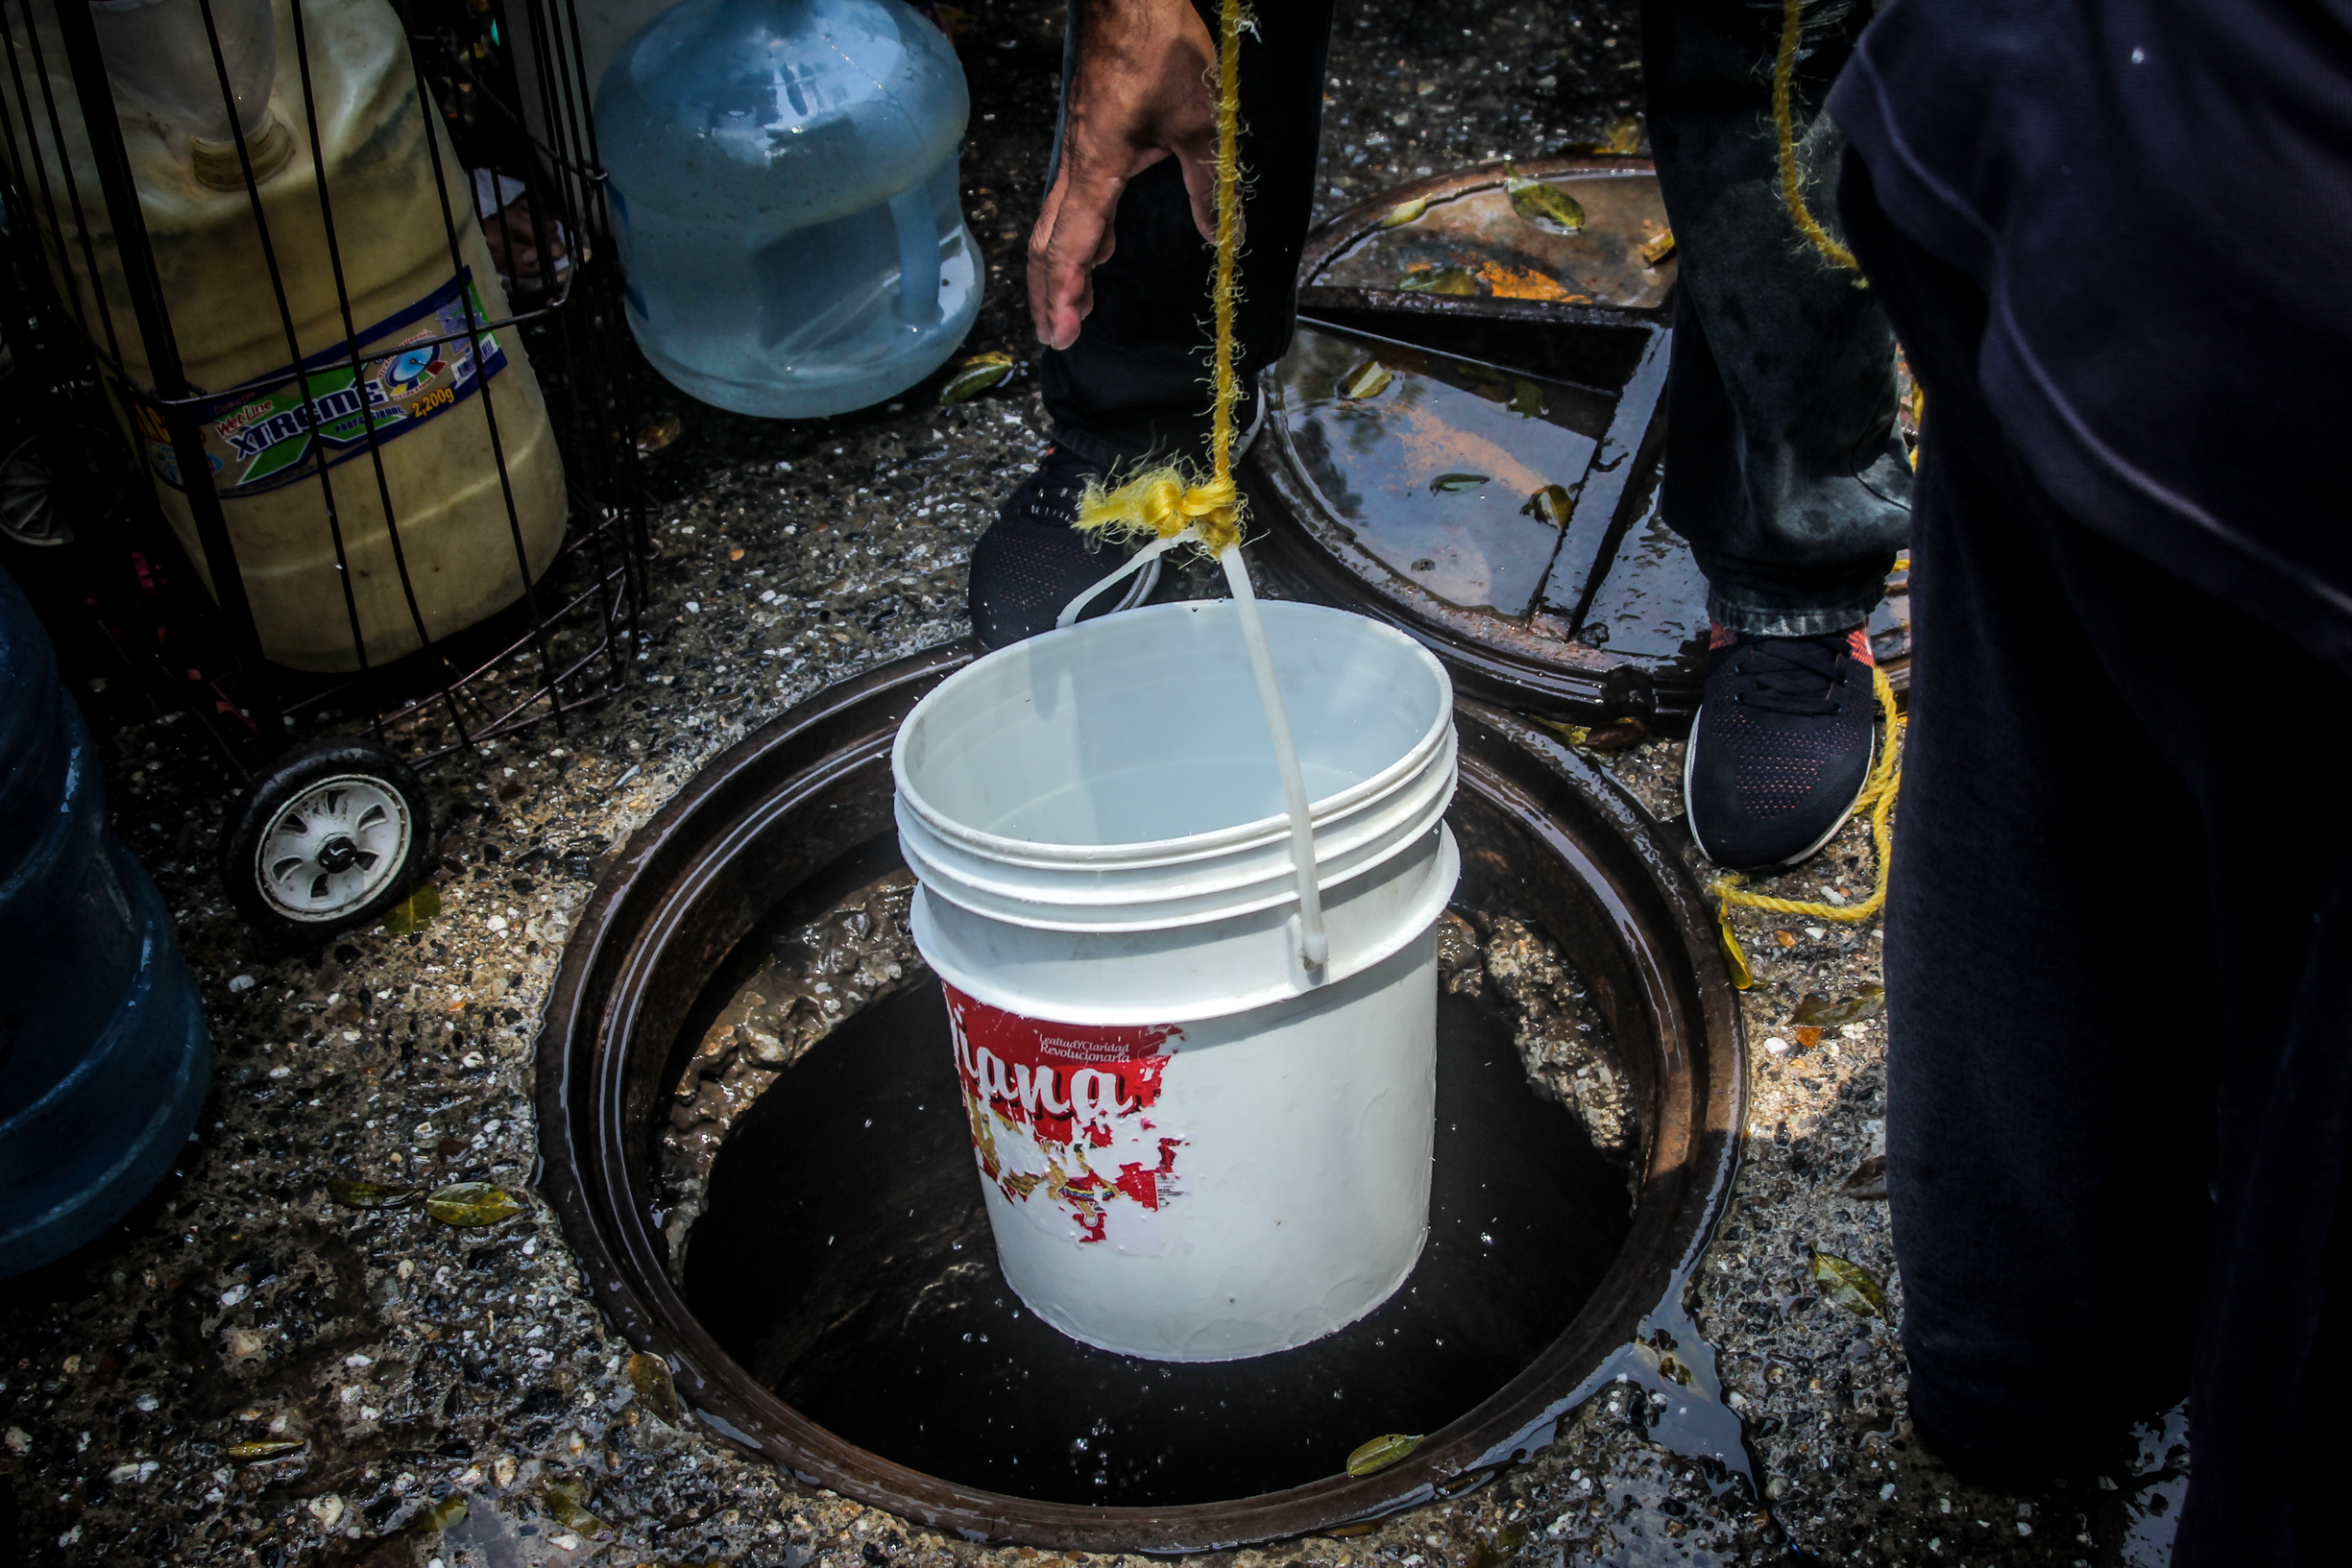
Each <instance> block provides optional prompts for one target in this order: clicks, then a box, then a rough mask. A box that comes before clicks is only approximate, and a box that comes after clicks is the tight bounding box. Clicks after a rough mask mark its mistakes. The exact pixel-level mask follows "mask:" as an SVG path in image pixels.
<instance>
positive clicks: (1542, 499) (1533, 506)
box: [1519, 485, 1576, 528]
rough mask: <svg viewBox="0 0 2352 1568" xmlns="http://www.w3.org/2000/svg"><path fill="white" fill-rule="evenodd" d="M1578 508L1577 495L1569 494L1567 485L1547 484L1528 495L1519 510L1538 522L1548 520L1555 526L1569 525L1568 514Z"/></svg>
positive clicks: (1563, 526)
mask: <svg viewBox="0 0 2352 1568" xmlns="http://www.w3.org/2000/svg"><path fill="white" fill-rule="evenodd" d="M1575 510H1576V497H1575V496H1573V495H1569V494H1568V487H1567V486H1565V485H1545V486H1544V487H1543V488H1542V489H1541V490H1539V491H1537V492H1536V493H1535V494H1534V495H1530V496H1528V497H1527V504H1526V505H1525V506H1522V507H1520V508H1519V511H1520V512H1521V513H1522V514H1524V515H1525V516H1527V517H1531V518H1533V519H1536V520H1537V521H1538V522H1548V523H1550V524H1551V525H1552V526H1553V527H1555V528H1565V527H1566V526H1567V525H1568V514H1569V513H1571V512H1573V511H1575Z"/></svg>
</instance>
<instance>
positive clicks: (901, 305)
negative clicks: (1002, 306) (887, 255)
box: [890, 181, 939, 326]
mask: <svg viewBox="0 0 2352 1568" xmlns="http://www.w3.org/2000/svg"><path fill="white" fill-rule="evenodd" d="M890 222H891V224H892V226H893V227H894V228H896V229H897V230H898V319H899V320H900V321H903V322H905V323H906V324H907V325H908V326H931V325H932V324H933V323H934V322H936V321H937V320H938V319H939V219H938V216H937V215H936V214H935V213H934V211H933V210H932V205H931V191H930V189H929V186H928V181H927V182H925V183H924V184H917V185H910V186H909V187H908V188H907V189H905V190H903V191H900V192H899V193H898V194H897V195H896V196H893V197H891V198H890Z"/></svg>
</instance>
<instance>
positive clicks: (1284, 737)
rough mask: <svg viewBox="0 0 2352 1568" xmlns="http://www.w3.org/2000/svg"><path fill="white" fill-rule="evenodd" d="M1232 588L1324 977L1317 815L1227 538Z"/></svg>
mask: <svg viewBox="0 0 2352 1568" xmlns="http://www.w3.org/2000/svg"><path fill="white" fill-rule="evenodd" d="M1195 538H1196V535H1195V533H1194V531H1193V530H1192V529H1190V528H1187V529H1185V530H1184V531H1183V532H1182V533H1180V534H1176V535H1174V536H1172V537H1170V538H1167V539H1155V540H1153V541H1152V543H1149V544H1147V545H1145V546H1144V547H1143V548H1142V549H1140V550H1137V551H1136V552H1135V553H1134V555H1132V556H1131V557H1129V558H1128V564H1127V565H1126V566H1124V567H1120V568H1119V569H1118V570H1117V571H1114V572H1112V573H1111V574H1110V575H1109V576H1107V577H1105V578H1103V580H1102V581H1101V582H1099V583H1097V584H1095V585H1094V586H1093V587H1092V588H1090V589H1088V590H1087V591H1085V592H1083V593H1080V594H1079V596H1078V597H1077V598H1075V599H1072V600H1071V601H1070V602H1069V603H1068V604H1066V605H1064V606H1062V611H1061V614H1060V615H1056V616H1055V617H1054V627H1055V630H1056V631H1059V630H1060V629H1061V628H1063V627H1065V626H1070V625H1073V624H1075V623H1076V622H1077V620H1078V617H1079V612H1080V611H1082V610H1084V609H1085V608H1086V607H1087V606H1088V605H1089V604H1092V603H1093V602H1094V600H1095V596H1096V595H1097V594H1099V593H1101V592H1102V591H1103V590H1104V589H1106V588H1108V587H1110V586H1111V585H1112V584H1113V583H1116V582H1119V581H1121V580H1122V579H1124V578H1126V577H1128V575H1130V574H1132V573H1134V572H1137V571H1140V570H1142V569H1143V565H1144V563H1145V562H1147V561H1152V560H1156V559H1157V558H1158V557H1159V556H1160V555H1161V554H1163V553H1164V552H1166V551H1167V550H1168V549H1169V548H1170V547H1171V546H1172V545H1176V544H1182V543H1188V542H1191V541H1193V540H1195ZM1217 563H1218V565H1220V566H1222V567H1224V569H1225V582H1226V583H1227V584H1228V585H1230V586H1231V588H1232V590H1233V608H1234V609H1235V611H1237V612H1238V613H1239V614H1240V616H1241V623H1242V641H1243V642H1244V643H1245V644H1247V645H1248V647H1249V669H1250V673H1252V674H1254V675H1255V676H1256V677H1257V681H1258V702H1259V703H1260V705H1261V706H1263V707H1264V708H1265V710H1266V729H1267V733H1268V734H1269V735H1271V736H1273V743H1274V767H1275V768H1276V769H1277V770H1278V771H1279V772H1280V773H1281V775H1282V800H1283V805H1284V807H1285V808H1286V809H1287V811H1288V812H1289V815H1290V819H1291V863H1292V865H1293V866H1294V867H1295V868H1296V869H1297V875H1298V958H1299V962H1300V963H1301V964H1302V965H1304V966H1305V969H1306V971H1307V983H1308V984H1309V985H1310V986H1314V985H1321V983H1322V980H1323V977H1322V974H1321V971H1322V968H1323V966H1324V965H1325V964H1326V963H1328V962H1329V961H1330V959H1331V938H1330V936H1329V934H1328V933H1327V932H1325V931H1324V929H1323V894H1322V887H1321V883H1320V882H1319V881H1318V880H1316V875H1315V819H1314V816H1313V815H1312V814H1311V813H1310V811H1309V809H1308V807H1307V781H1306V775H1305V773H1303V772H1302V771H1301V770H1300V769H1299V766H1298V742H1297V740H1296V739H1294V738H1293V737H1292V736H1291V715H1290V711H1289V710H1288V709H1286V708H1284V707H1283V706H1282V685H1281V683H1280V682H1279V681H1277V680H1275V679H1274V659H1273V653H1272V652H1271V651H1270V650H1269V649H1268V648H1267V646H1266V623H1265V621H1264V620H1262V619H1261V618H1259V615H1258V596H1257V591H1256V590H1255V589H1253V588H1251V587H1250V585H1249V567H1246V566H1244V565H1243V564H1242V552H1241V546H1239V545H1238V544H1228V545H1226V546H1225V547H1224V549H1222V550H1220V551H1219V552H1218V553H1217Z"/></svg>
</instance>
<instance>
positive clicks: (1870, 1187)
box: [1838, 1154, 1886, 1199]
mask: <svg viewBox="0 0 2352 1568" xmlns="http://www.w3.org/2000/svg"><path fill="white" fill-rule="evenodd" d="M1838 1190H1839V1191H1840V1192H1842V1193H1845V1194H1848V1195H1849V1196H1852V1197H1858V1198H1863V1199H1873V1198H1882V1197H1884V1196H1886V1156H1885V1155H1883V1154H1873V1155H1872V1156H1871V1157H1870V1158H1869V1159H1867V1160H1864V1161H1863V1162H1862V1163H1861V1164H1860V1165H1857V1166H1855V1168H1854V1174H1852V1175H1850V1176H1848V1177H1847V1178H1846V1179H1845V1181H1844V1183H1843V1184H1841V1185H1840V1187H1839V1189H1838Z"/></svg>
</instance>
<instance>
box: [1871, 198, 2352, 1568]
mask: <svg viewBox="0 0 2352 1568" xmlns="http://www.w3.org/2000/svg"><path fill="white" fill-rule="evenodd" d="M1843 198H1844V200H1843V206H1844V211H1845V216H1846V223H1847V226H1848V229H1849V232H1850V233H1851V235H1852V241H1853V244H1854V245H1855V249H1856V251H1857V252H1858V253H1860V254H1861V256H1862V259H1863V261H1864V262H1865V264H1866V265H1867V266H1868V267H1869V269H1870V276H1871V280H1872V285H1873V288H1874V290H1875V291H1876V292H1878V293H1879V295H1880V296H1881V298H1882V299H1883V301H1884V303H1885V307H1886V309H1887V311H1888V313H1889V315H1890V316H1891V317H1892V318H1893V320H1894V322H1895V325H1896V327H1897V329H1898V330H1900V331H1901V332H1902V333H1903V343H1904V345H1905V347H1906V348H1907V349H1908V350H1909V352H1910V355H1911V362H1912V365H1913V367H1914V368H1915V369H1916V370H1917V372H1918V374H1919V375H1920V377H1921V380H1922V382H1923V384H1924V385H1925V386H1926V387H1927V389H1928V409H1929V413H1928V433H1927V441H1926V444H1925V446H1923V448H1922V459H1923V460H1922V463H1921V467H1920V474H1919V486H1918V491H1917V513H1916V519H1915V533H1914V540H1913V544H1912V550H1913V557H1914V559H1915V560H1916V562H1917V563H1918V568H1919V569H1918V572H1917V574H1916V576H1915V577H1914V579H1913V581H1914V585H1915V586H1914V588H1913V597H1912V631H1913V638H1914V644H1913V646H1914V654H1913V662H1912V684H1911V709H1910V731H1909V744H1908V749H1907V752H1906V755H1905V759H1904V765H1903V796H1902V805H1901V808H1900V810H1901V817H1900V822H1899V826H1898V831H1897V837H1896V844H1897V851H1896V856H1895V872H1894V881H1893V887H1892V891H1891V895H1890V901H1889V907H1888V916H1887V937H1886V972H1887V992H1888V1001H1889V1005H1890V1012H1891V1035H1890V1040H1891V1043H1890V1047H1889V1057H1888V1069H1887V1165H1888V1171H1887V1187H1888V1193H1889V1195H1890V1198H1891V1200H1892V1203H1893V1207H1894V1221H1895V1250H1896V1256H1897V1258H1898V1260H1899V1261H1900V1262H1901V1264H1902V1267H1903V1294H1904V1318H1903V1347H1904V1351H1905V1354H1906V1355H1907V1357H1908V1359H1909V1362H1910V1368H1911V1411H1912V1416H1913V1419H1914V1421H1915V1422H1916V1423H1917V1424H1918V1426H1919V1427H1920V1429H1921V1430H1922V1431H1923V1433H1925V1434H1926V1435H1928V1436H1929V1437H1930V1438H1931V1439H1933V1440H1934V1441H1936V1442H1937V1443H1938V1445H1939V1446H1941V1447H1943V1448H1945V1449H1946V1450H1947V1451H1949V1452H1954V1453H1957V1454H1960V1455H1963V1456H1966V1457H1970V1458H1974V1459H1977V1460H1979V1461H1983V1462H1987V1463H1989V1464H1994V1465H2006V1466H2013V1467H2035V1466H2043V1467H2050V1468H2057V1467H2068V1468H2073V1469H2074V1470H2075V1473H2077V1474H2080V1473H2082V1468H2083V1467H2084V1466H2085V1465H2087V1464H2089V1463H2094V1462H2097V1459H2099V1458H2100V1455H2099V1453H2098V1446H2097V1445H2098V1443H2099V1440H2100V1439H2101V1437H2102V1436H2105V1437H2112V1436H2115V1435H2120V1433H2121V1430H2122V1426H2123V1423H2124V1422H2125V1420H2126V1419H2127V1418H2128V1417H2129V1416H2131V1415H2135V1414H2141V1413H2146V1411H2148V1410H2149V1409H2150V1408H2152V1407H2155V1406H2160V1405H2163V1404H2166V1403H2169V1402H2170V1401H2171V1400H2172V1399H2174V1398H2175V1397H2177V1396H2178V1395H2179V1394H2180V1393H2181V1392H2182V1391H2183V1390H2184V1389H2187V1390H2189V1391H2190V1392H2191V1402H2190V1422H2191V1434H2192V1436H2191V1441H2192V1445H2193V1447H2194V1466H2193V1470H2192V1476H2193V1480H2192V1484H2191V1488H2190V1494H2189V1502H2188V1506H2187V1510H2186V1512H2185V1514H2184V1516H2183V1519H2182V1524H2181V1532H2180V1535H2179V1537H2178V1540H2177V1544H2176V1547H2175V1551H2174V1555H2173V1558H2172V1560H2173V1562H2174V1564H2175V1568H2191V1565H2193V1564H2195V1565H2202V1564H2208V1563H2221V1562H2266V1563H2289V1562H2293V1561H2295V1560H2297V1554H2296V1544H2295V1543H2296V1540H2297V1537H2298V1535H2299V1534H2302V1533H2304V1532H2308V1530H2309V1529H2310V1528H2312V1527H2313V1526H2314V1525H2315V1524H2316V1523H2317V1522H2318V1520H2319V1517H2320V1516H2321V1515H2322V1514H2323V1513H2324V1514H2327V1515H2328V1516H2329V1517H2331V1518H2332V1510H2329V1509H2328V1508H2327V1500H2328V1499H2329V1497H2330V1496H2331V1493H2330V1491H2329V1490H2328V1489H2326V1488H2324V1487H2321V1486H2318V1485H2316V1484H2315V1485H2311V1486H2308V1487H2307V1486H2304V1485H2301V1484H2297V1478H2300V1477H2304V1476H2307V1475H2309V1474H2310V1469H2311V1466H2312V1464H2313V1463H2314V1462H2315V1461H2314V1460H2313V1456H2315V1455H2318V1454H2332V1453H2333V1452H2334V1449H2335V1444H2334V1442H2333V1441H2332V1440H2331V1437H2330V1435H2328V1434H2327V1433H2326V1431H2325V1429H2324V1427H2322V1426H2321V1425H2320V1423H2321V1422H2323V1421H2332V1420H2335V1419H2337V1418H2338V1417H2337V1415H2336V1409H2337V1402H2338V1401H2339V1400H2340V1397H2341V1388H2340V1387H2334V1388H2328V1389H2322V1388H2320V1387H2316V1381H2315V1380H2316V1379H2322V1378H2324V1379H2330V1380H2335V1381H2336V1382H2337V1383H2338V1384H2339V1385H2340V1378H2341V1373H2342V1359H2341V1356H2340V1353H2338V1354H2335V1355H2332V1356H2327V1357H2322V1358H2318V1359H2315V1347H2316V1346H2317V1345H2318V1343H2319V1330H2320V1324H2321V1320H2322V1317H2323V1315H2329V1314H2333V1315H2334V1318H2335V1320H2336V1321H2337V1324H2338V1326H2339V1327H2340V1326H2341V1319H2342V1316H2343V1303H2342V1301H2341V1299H2340V1298H2337V1299H2334V1300H2333V1301H2332V1300H2331V1297H2330V1295H2329V1293H2328V1288H2327V1287H2328V1276H2329V1267H2330V1265H2331V1263H2333V1264H2334V1265H2335V1266H2337V1267H2338V1268H2339V1269H2340V1267H2341V1265H2342V1263H2343V1261H2344V1252H2343V1249H2344V1242H2345V1238H2344V1237H2343V1236H2342V1235H2341V1234H2340V1227H2339V1225H2338V1210H2339V1207H2340V1196H2341V1190H2342V1182H2343V1173H2344V1169H2345V1168H2344V1151H2345V1144H2346V1128H2347V1107H2348V1106H2352V1005H2348V1004H2347V1001H2346V998H2347V996H2348V995H2352V985H2348V983H2347V982H2352V909H2348V908H2347V898H2348V893H2347V882H2348V879H2352V827H2347V824H2346V819H2345V817H2344V814H2343V813H2342V812H2341V811H2340V810H2336V809H2334V808H2333V804H2332V802H2330V803H2328V804H2327V805H2325V806H2322V807H2321V808H2319V809H2308V807H2310V806H2314V805H2318V804H2319V802H2320V799H2321V797H2320V795H2319V794H2318V793H2317V792H2318V791H2320V790H2322V789H2324V788H2325V787H2326V786H2325V785H2324V784H2322V783H2321V781H2328V780H2332V779H2334V778H2335V777H2337V776H2338V775H2339V773H2340V766H2339V765H2338V763H2337V762H2336V761H2335V754H2334V746H2335V744H2336V743H2337V735H2336V732H2337V730H2339V729H2340V725H2341V722H2342V719H2343V717H2344V715H2345V714H2346V713H2347V712H2352V684H2348V683H2346V682H2345V681H2344V680H2343V679H2342V677H2340V676H2339V675H2337V674H2335V673H2334V672H2333V671H2331V670H2329V669H2328V668H2327V667H2326V666H2324V665H2322V664H2320V663H2318V662H2317V661H2316V660H2315V659H2313V658H2312V657H2311V656H2310V655H2308V654H2306V653H2304V652H2303V651H2302V650H2301V649H2300V648H2299V647H2297V646H2296V645H2294V644H2293V643H2291V642H2290V641H2288V640H2287V639H2285V638H2284V637H2282V636H2280V635H2279V634H2278V633H2277V632H2275V631H2273V630H2272V629H2271V628H2269V627H2268V626H2267V625H2264V624H2262V623H2261V622H2258V621H2255V620H2252V619H2250V618H2249V617H2247V616H2245V615H2240V614H2239V613H2238V612H2236V611H2234V610H2231V609H2229V608H2228V607H2226V606H2224V605H2223V604H2222V603H2221V602H2220V601H2219V600H2218V599H2215V598H2214V597H2213V596H2211V595H2210V594H2208V593H2206V592H2204V591H2201V590H2199V589H2197V588H2195V587H2194V586H2192V585H2191V584H2189V583H2186V582H2183V581H2181V580H2180V579H2178V578H2175V577H2172V576H2170V575H2169V574H2167V573H2165V572H2164V571H2162V570H2160V569H2158V568H2157V567H2154V566H2152V565H2150V564H2149V563H2148V562H2146V561H2145V560H2143V559H2142V558H2141V557H2139V556H2136V555H2133V554H2131V553H2130V552H2128V551H2125V550H2122V549H2121V548H2118V547H2117V546H2115V545H2113V544H2110V543H2106V542H2105V541H2103V540H2102V539H2100V538H2099V537H2098V536H2097V535H2094V534H2093V533H2091V532H2090V531H2089V530H2088V529H2086V528H2084V527H2083V526H2082V525H2081V524H2080V523H2079V522H2078V521H2076V520H2075V519H2072V518H2070V517H2068V516H2066V515H2064V514H2063V513H2062V512H2061V510H2060V509H2059V508H2058V507H2057V505H2056V504H2055V503H2054V502H2053V501H2052V500H2051V499H2050V498H2049V495H2048V494H2047V492H2045V491H2044V490H2043V488H2042V487H2041V485H2040V484H2039V483H2038V482H2037V481H2036V480H2035V478H2034V476H2033V475H2032V474H2031V473H2030V472H2029V471H2027V470H2025V466H2024V464H2023V462H2022V461H2021V460H2020V459H2019V457H2018V456H2017V454H2016V450H2015V448H2014V447H2012V446H2011V445H2010V444H2009V442H2008V440H2007V438H2006V436H2005V435H2004V433H2003V431H2002V427H2001V422H2000V418H1999V417H1998V416H1997V415H1996V413H1995V411H1994V410H1993V409H1992V408H1990V407H1989V406H1988V405H1987V404H1986V401H1985V398H1984V396H1983V393H1982V390H1981V388H1980V386H1979V385H1978V384H1977V381H1976V364H1977V355H1978V349H1979V344H1980V340H1981V338H1982V334H1983V327H1984V311H1985V307H1984V302H1983V298H1982V296H1981V295H1980V294H1978V293H1977V292H1976V290H1975V289H1974V287H1973V286H1972V285H1970V284H1969V283H1968V282H1967V281H1966V279H1964V278H1962V277H1959V275H1957V274H1956V273H1953V272H1952V271H1950V270H1949V269H1946V268H1944V267H1943V266H1941V265H1940V264H1939V263H1937V262H1936V261H1935V260H1933V259H1932V258H1931V257H1929V256H1928V255H1927V254H1926V253H1923V252H1921V251H1919V250H1918V249H1916V248H1915V247H1913V246H1912V245H1911V244H1910V243H1909V242H1908V241H1907V240H1906V239H1905V238H1904V237H1903V235H1902V234H1901V233H1900V232H1899V231H1897V230H1895V229H1893V228H1892V227H1891V225H1890V224H1889V223H1888V222H1887V220H1886V218H1885V216H1884V215H1883V213H1882V212H1880V211H1879V208H1878V207H1877V205H1876V204H1875V202H1874V201H1873V200H1872V198H1871V194H1870V186H1869V180H1868V175H1867V172H1866V171H1864V170H1863V169H1862V168H1861V167H1860V165H1859V164H1858V163H1856V162H1854V161H1852V160H1849V165H1848V172H1847V176H1846V181H1845V187H1844V192H1843ZM2314 1479H2316V1477H2315V1478H2314ZM2298 1515H2300V1516H2298ZM2307 1560H2318V1559H2316V1558H2313V1559H2307Z"/></svg>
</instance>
